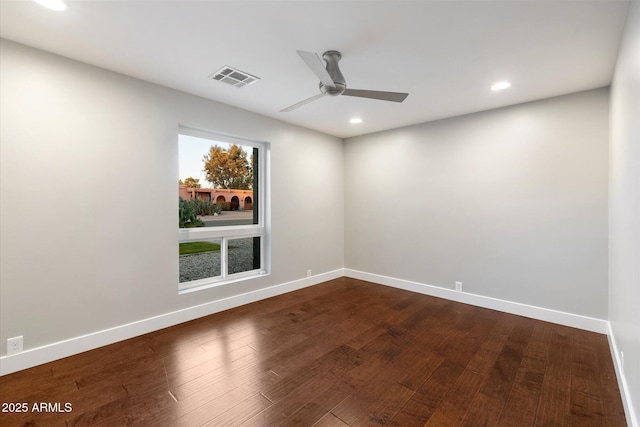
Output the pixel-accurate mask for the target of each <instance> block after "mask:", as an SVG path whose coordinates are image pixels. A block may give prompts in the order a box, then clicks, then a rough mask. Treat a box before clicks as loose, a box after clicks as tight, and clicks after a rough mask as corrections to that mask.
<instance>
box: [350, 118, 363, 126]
mask: <svg viewBox="0 0 640 427" xmlns="http://www.w3.org/2000/svg"><path fill="white" fill-rule="evenodd" d="M349 123H352V124H354V125H355V124H356V123H362V119H361V118H359V117H354V118H353V119H351V120H349Z"/></svg>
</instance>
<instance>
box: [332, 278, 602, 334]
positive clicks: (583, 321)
mask: <svg viewBox="0 0 640 427" xmlns="http://www.w3.org/2000/svg"><path fill="white" fill-rule="evenodd" d="M344 275H345V276H347V277H353V278H354V279H360V280H366V281H368V282H373V283H379V284H381V285H387V286H393V287H394V288H400V289H405V290H407V291H412V292H417V293H420V294H425V295H431V296H434V297H438V298H445V299H448V300H452V301H457V302H462V303H465V304H471V305H475V306H478V307H484V308H490V309H492V310H498V311H503V312H505V313H511V314H517V315H519V316H524V317H530V318H532V319H538V320H544V321H545V322H552V323H557V324H560V325H565V326H571V327H573V328H578V329H585V330H587V331H592V332H598V333H601V334H606V333H607V332H608V331H607V321H606V320H602V319H596V318H593V317H587V316H581V315H579V314H572V313H565V312H562V311H556V310H550V309H548V308H543V307H536V306H533V305H527V304H521V303H517V302H512V301H506V300H501V299H497V298H491V297H486V296H482V295H476V294H469V293H466V292H457V291H454V290H453V289H447V288H442V287H439V286H432V285H426V284H423V283H417V282H411V281H409V280H403V279H396V278H393V277H388V276H381V275H379V274H373V273H365V272H363V271H357V270H351V269H348V268H345V270H344Z"/></svg>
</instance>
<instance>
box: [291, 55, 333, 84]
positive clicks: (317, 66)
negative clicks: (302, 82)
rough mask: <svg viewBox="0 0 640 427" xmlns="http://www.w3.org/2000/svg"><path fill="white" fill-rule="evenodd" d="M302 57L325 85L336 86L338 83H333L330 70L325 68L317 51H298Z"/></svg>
mask: <svg viewBox="0 0 640 427" xmlns="http://www.w3.org/2000/svg"><path fill="white" fill-rule="evenodd" d="M297 52H298V55H300V58H302V60H303V61H304V62H305V64H307V67H309V68H311V71H313V74H315V75H316V77H318V79H320V81H321V82H322V84H323V85H325V86H327V87H330V88H332V89H333V88H335V87H336V85H335V83H333V79H331V76H330V75H329V72H328V71H327V70H326V68H325V64H324V61H323V60H322V59H321V58H320V57H319V56H318V54H317V53H311V52H305V51H303V50H299V51H297Z"/></svg>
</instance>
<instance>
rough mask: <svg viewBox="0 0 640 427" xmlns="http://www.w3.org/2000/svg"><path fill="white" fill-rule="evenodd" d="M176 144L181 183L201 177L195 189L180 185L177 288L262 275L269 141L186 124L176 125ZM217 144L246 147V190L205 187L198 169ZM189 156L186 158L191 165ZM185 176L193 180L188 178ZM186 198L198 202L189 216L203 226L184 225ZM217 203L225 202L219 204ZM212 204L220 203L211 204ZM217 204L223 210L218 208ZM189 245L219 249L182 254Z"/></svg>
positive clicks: (225, 148)
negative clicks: (177, 139)
mask: <svg viewBox="0 0 640 427" xmlns="http://www.w3.org/2000/svg"><path fill="white" fill-rule="evenodd" d="M179 144H180V150H179V152H180V181H181V183H185V181H186V182H187V183H188V184H190V185H192V186H193V184H194V180H193V179H199V180H200V181H199V183H200V187H199V188H196V187H190V188H189V187H187V188H186V189H187V190H188V191H185V187H186V186H184V185H179V192H180V195H181V197H182V196H185V198H182V200H181V201H180V224H179V242H180V245H181V247H180V255H179V260H180V278H179V289H180V291H181V292H182V291H191V290H197V289H202V288H208V287H211V286H216V285H220V284H225V283H229V282H233V281H236V280H244V279H247V278H251V277H255V276H258V275H264V274H266V273H267V272H268V269H267V263H266V259H267V257H266V256H265V255H266V251H265V243H266V241H267V239H266V227H265V212H266V203H265V200H266V198H265V194H266V191H265V189H266V173H265V171H266V163H267V162H266V158H267V150H268V144H267V143H261V142H255V141H248V140H244V139H239V138H231V137H228V136H224V135H219V134H215V133H210V132H203V131H199V130H194V129H189V128H181V129H180V132H179ZM216 145H217V146H218V147H220V148H222V149H223V150H229V147H232V146H233V145H235V146H238V147H240V148H241V149H242V150H244V152H245V157H246V158H247V160H249V161H250V167H249V169H250V170H251V175H250V178H249V179H248V180H249V181H250V182H249V183H247V179H245V180H244V181H243V182H244V183H245V184H247V185H245V186H244V188H241V189H236V188H207V187H208V186H209V184H212V183H211V182H210V181H207V178H208V177H207V176H206V174H205V173H203V174H197V170H198V167H200V168H201V169H203V168H204V167H203V161H205V160H206V158H205V152H206V151H208V149H209V148H210V147H211V146H216ZM218 154H219V153H218ZM187 159H190V161H191V165H189V164H188V162H187V161H186V160H187ZM198 160H200V164H198ZM194 163H195V164H194ZM194 175H197V176H194ZM188 178H193V179H192V180H189V181H187V179H188ZM203 179H204V180H205V181H204V182H203V181H202V180H203ZM218 182H221V181H218ZM202 184H205V185H202ZM211 187H213V185H211ZM214 190H215V191H214ZM186 197H188V199H186ZM185 201H189V202H193V201H195V202H193V203H192V205H197V206H196V209H194V210H198V212H197V213H196V212H193V214H194V215H191V218H193V217H194V216H195V218H197V219H199V220H200V221H201V222H202V223H201V224H197V226H196V225H194V224H188V223H189V221H187V224H188V225H187V226H185V220H184V219H185V218H189V215H186V216H185V215H183V214H184V209H183V208H184V207H185V204H184V202H185ZM221 203H227V204H228V205H225V206H220V204H221ZM211 205H218V207H217V208H212V206H211ZM189 208H193V206H190V207H189ZM220 208H223V209H224V210H221V211H218V212H216V209H218V210H219V209H220ZM191 244H196V246H198V245H200V246H202V245H204V246H205V247H206V246H207V244H217V245H219V246H220V248H219V249H214V250H211V251H203V252H200V253H196V254H193V253H186V252H187V251H188V250H190V248H189V246H190V245H191ZM210 247H214V246H213V245H211V246H210ZM200 263H202V265H200ZM211 264H215V267H211V266H210V265H211ZM199 265H200V267H199V268H198V266H199ZM207 266H209V267H207Z"/></svg>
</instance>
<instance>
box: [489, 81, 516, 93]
mask: <svg viewBox="0 0 640 427" xmlns="http://www.w3.org/2000/svg"><path fill="white" fill-rule="evenodd" d="M509 87H511V83H509V82H498V83H496V84H494V85H493V86H491V90H493V91H496V90H503V89H507V88H509Z"/></svg>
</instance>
